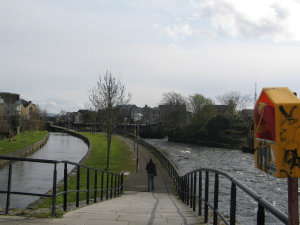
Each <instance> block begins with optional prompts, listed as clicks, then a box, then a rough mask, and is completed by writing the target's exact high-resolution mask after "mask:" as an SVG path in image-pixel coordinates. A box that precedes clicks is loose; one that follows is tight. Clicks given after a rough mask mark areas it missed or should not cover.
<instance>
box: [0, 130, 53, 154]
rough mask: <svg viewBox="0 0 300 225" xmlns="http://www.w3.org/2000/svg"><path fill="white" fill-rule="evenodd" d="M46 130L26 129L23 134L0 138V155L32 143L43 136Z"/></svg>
mask: <svg viewBox="0 0 300 225" xmlns="http://www.w3.org/2000/svg"><path fill="white" fill-rule="evenodd" d="M47 134H48V131H33V132H31V131H26V132H25V134H19V135H17V136H15V137H13V138H11V139H10V141H9V139H8V138H5V139H3V140H0V155H5V154H7V153H10V152H13V151H16V150H19V149H22V148H25V147H26V146H29V145H32V144H34V143H36V142H38V141H40V140H41V139H43V137H45V136H46V135H47Z"/></svg>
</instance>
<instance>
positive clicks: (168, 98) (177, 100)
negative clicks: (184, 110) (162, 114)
mask: <svg viewBox="0 0 300 225" xmlns="http://www.w3.org/2000/svg"><path fill="white" fill-rule="evenodd" d="M186 102H187V101H186V98H185V97H183V96H182V95H181V94H179V93H176V92H168V93H164V94H163V98H162V101H161V103H162V104H163V105H186Z"/></svg>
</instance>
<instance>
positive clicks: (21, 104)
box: [0, 92, 38, 119]
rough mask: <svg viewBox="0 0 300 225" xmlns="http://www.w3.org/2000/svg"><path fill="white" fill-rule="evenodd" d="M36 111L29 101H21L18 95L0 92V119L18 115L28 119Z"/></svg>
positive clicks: (35, 107)
mask: <svg viewBox="0 0 300 225" xmlns="http://www.w3.org/2000/svg"><path fill="white" fill-rule="evenodd" d="M37 111H38V107H37V106H36V105H35V104H33V103H32V102H31V101H29V102H28V101H25V100H24V99H21V97H20V94H15V93H8V92H0V118H2V119H5V118H7V117H8V116H12V115H20V116H24V118H26V119H29V118H30V117H31V116H32V115H33V113H36V112H37Z"/></svg>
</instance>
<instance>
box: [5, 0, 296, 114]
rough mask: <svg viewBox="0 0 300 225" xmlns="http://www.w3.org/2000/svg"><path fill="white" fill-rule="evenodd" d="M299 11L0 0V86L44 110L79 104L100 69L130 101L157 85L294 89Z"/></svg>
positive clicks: (270, 6) (153, 102)
mask: <svg viewBox="0 0 300 225" xmlns="http://www.w3.org/2000/svg"><path fill="white" fill-rule="evenodd" d="M299 12H300V0H284V1H282V0H251V1H249V0H152V1H148V0H51V1H42V0H0V91H1V92H12V93H19V94H21V97H22V98H23V99H25V100H31V101H32V102H33V103H36V104H38V105H39V107H40V108H41V109H45V110H47V112H49V113H59V112H61V111H62V110H63V111H68V112H71V111H77V110H79V109H84V108H87V107H89V105H90V103H89V98H88V95H89V91H90V90H91V89H92V88H93V87H94V86H95V85H96V83H97V81H98V80H99V77H100V76H103V75H105V73H106V71H110V72H111V73H112V74H113V76H115V77H116V78H118V79H120V81H121V82H122V83H123V84H124V85H125V87H126V89H127V91H129V92H130V93H131V94H132V99H131V102H130V103H131V104H136V105H137V106H139V107H142V106H144V105H146V104H147V105H148V106H151V107H155V106H157V105H159V103H160V102H161V100H162V94H163V93H167V92H177V93H180V94H182V95H183V96H185V97H188V96H189V95H192V94H195V93H199V94H202V95H204V96H206V97H209V98H211V99H213V100H214V101H215V102H216V103H217V101H216V97H217V96H220V95H223V94H225V93H228V92H231V91H236V92H240V93H241V94H242V95H251V96H252V97H253V98H254V92H255V84H257V93H258V94H259V93H260V92H261V90H262V88H263V87H288V88H290V89H291V90H292V91H295V92H298V93H300V13H299ZM253 102H254V100H253ZM250 107H251V106H250Z"/></svg>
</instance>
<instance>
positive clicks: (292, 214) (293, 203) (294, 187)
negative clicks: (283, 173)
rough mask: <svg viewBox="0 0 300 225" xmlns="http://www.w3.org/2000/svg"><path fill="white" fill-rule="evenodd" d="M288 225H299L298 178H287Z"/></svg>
mask: <svg viewBox="0 0 300 225" xmlns="http://www.w3.org/2000/svg"><path fill="white" fill-rule="evenodd" d="M288 201H289V203H288V204H289V209H288V210H289V225H299V210H298V178H288Z"/></svg>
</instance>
